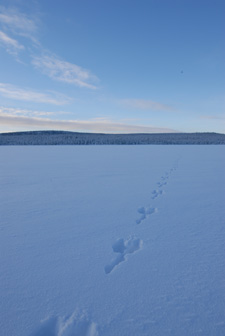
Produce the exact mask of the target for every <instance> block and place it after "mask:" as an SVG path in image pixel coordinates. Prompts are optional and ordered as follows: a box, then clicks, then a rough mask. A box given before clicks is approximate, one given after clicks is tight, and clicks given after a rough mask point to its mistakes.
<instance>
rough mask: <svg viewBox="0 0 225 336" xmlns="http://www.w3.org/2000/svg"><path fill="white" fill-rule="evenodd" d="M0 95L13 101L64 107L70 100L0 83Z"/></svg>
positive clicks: (58, 94) (62, 96)
mask: <svg viewBox="0 0 225 336" xmlns="http://www.w3.org/2000/svg"><path fill="white" fill-rule="evenodd" d="M0 94H1V95H2V96H4V97H6V98H11V99H15V100H23V101H32V102H36V103H48V104H54V105H64V104H67V103H69V102H70V101H71V98H69V97H67V96H64V95H61V94H60V93H57V92H48V93H42V92H38V91H31V90H28V89H21V88H18V87H16V86H13V85H10V84H5V83H0Z"/></svg>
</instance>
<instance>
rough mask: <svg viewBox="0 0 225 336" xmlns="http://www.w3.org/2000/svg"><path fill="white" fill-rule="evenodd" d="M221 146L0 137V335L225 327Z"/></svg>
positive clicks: (224, 330) (192, 331) (161, 334)
mask: <svg viewBox="0 0 225 336" xmlns="http://www.w3.org/2000/svg"><path fill="white" fill-rule="evenodd" d="M224 154H225V147H224V146H187V145H186V146H160V145H158V146H125V145H124V146H78V147H76V146H56V147H52V146H51V147H50V146H43V147H42V146H35V147H32V146H26V147H20V146H18V147H17V146H13V147H0V156H1V160H0V172H1V176H0V190H1V192H0V197H1V199H0V232H1V235H0V265H1V272H0V297H1V300H0V311H1V314H0V330H1V334H2V335H7V336H14V335H16V336H31V335H32V336H45V335H47V336H56V335H57V336H72V335H73V336H78V335H79V336H97V335H98V336H102V335H104V336H106V335H107V336H117V335H120V336H126V335H129V336H131V335H135V336H137V335H138V336H142V335H154V336H165V335H166V336H167V335H171V336H183V335H184V336H190V335H204V336H207V335H217V336H220V335H221V336H222V335H224V334H225V258H224V255H225V254H224V252H225V243H224V242H225V207H224V200H225V188H224V186H225V173H224V166H225V165H224V164H225V155H224Z"/></svg>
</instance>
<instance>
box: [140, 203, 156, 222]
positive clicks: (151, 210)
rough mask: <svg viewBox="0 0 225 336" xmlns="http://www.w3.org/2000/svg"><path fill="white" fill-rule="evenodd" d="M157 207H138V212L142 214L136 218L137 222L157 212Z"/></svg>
mask: <svg viewBox="0 0 225 336" xmlns="http://www.w3.org/2000/svg"><path fill="white" fill-rule="evenodd" d="M157 211H158V209H157V208H151V207H147V208H145V207H140V208H139V209H138V212H139V213H140V214H141V217H140V218H139V219H137V220H136V223H137V224H140V223H141V222H142V221H143V220H145V219H146V218H147V217H148V216H150V215H152V214H153V213H155V212H157Z"/></svg>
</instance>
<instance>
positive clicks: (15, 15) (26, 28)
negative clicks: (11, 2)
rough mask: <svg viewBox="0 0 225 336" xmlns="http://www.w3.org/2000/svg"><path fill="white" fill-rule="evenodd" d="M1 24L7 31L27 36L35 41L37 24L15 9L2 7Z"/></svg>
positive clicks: (0, 12) (0, 9) (0, 8)
mask: <svg viewBox="0 0 225 336" xmlns="http://www.w3.org/2000/svg"><path fill="white" fill-rule="evenodd" d="M0 23H1V24H2V26H3V27H4V28H5V29H8V30H10V31H11V32H13V33H14V34H16V35H21V36H26V37H29V38H31V39H32V40H35V37H34V35H35V33H36V31H37V24H36V22H35V20H32V19H31V18H29V17H28V16H27V15H25V14H24V13H21V12H19V11H18V10H17V9H15V8H8V9H7V8H5V7H0Z"/></svg>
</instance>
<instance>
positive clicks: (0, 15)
mask: <svg viewBox="0 0 225 336" xmlns="http://www.w3.org/2000/svg"><path fill="white" fill-rule="evenodd" d="M38 23H39V20H38V16H36V17H33V18H31V17H30V16H28V15H26V14H24V13H21V12H20V11H19V10H17V9H15V8H5V7H2V6H0V27H1V31H0V43H1V44H2V45H3V46H4V47H5V48H6V50H7V52H9V53H11V54H14V55H15V56H17V54H18V51H19V50H21V49H24V46H23V45H22V44H21V43H20V42H19V41H20V39H21V36H22V37H25V38H28V39H27V40H26V44H25V45H26V51H27V52H28V54H29V56H30V57H31V59H32V61H31V63H32V65H33V66H34V67H35V68H36V69H38V70H40V71H41V72H42V73H43V74H45V75H47V76H48V77H50V78H51V79H53V80H56V81H60V82H65V83H69V84H74V85H76V86H79V87H82V88H88V89H97V86H96V83H97V82H98V78H97V77H96V76H95V75H93V74H92V73H91V71H89V70H87V69H84V68H83V67H81V66H79V65H77V64H73V63H70V62H67V61H64V60H61V59H60V58H59V57H58V56H56V55H53V54H52V53H51V51H48V50H46V49H45V48H44V47H43V46H42V45H41V43H40V41H38V39H37V33H38V28H39V24H40V23H39V24H38ZM9 35H10V36H9ZM29 40H31V41H32V42H33V43H30V42H31V41H29ZM24 43H25V41H24V40H23V44H24ZM37 46H38V49H37V48H36V47H37ZM17 60H18V59H17Z"/></svg>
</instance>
